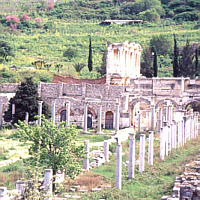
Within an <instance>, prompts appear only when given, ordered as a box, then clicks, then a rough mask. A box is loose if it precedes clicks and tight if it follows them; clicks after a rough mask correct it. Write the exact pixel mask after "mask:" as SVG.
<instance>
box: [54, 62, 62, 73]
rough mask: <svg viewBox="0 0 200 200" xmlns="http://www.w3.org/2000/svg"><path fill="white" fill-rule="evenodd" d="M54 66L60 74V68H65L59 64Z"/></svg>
mask: <svg viewBox="0 0 200 200" xmlns="http://www.w3.org/2000/svg"><path fill="white" fill-rule="evenodd" d="M54 66H55V68H57V72H58V73H59V72H60V68H62V67H63V65H61V64H60V63H57V64H55V65H54Z"/></svg>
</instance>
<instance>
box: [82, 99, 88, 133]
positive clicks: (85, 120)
mask: <svg viewBox="0 0 200 200" xmlns="http://www.w3.org/2000/svg"><path fill="white" fill-rule="evenodd" d="M87 114H88V103H87V102H85V104H84V127H83V132H84V133H87Z"/></svg>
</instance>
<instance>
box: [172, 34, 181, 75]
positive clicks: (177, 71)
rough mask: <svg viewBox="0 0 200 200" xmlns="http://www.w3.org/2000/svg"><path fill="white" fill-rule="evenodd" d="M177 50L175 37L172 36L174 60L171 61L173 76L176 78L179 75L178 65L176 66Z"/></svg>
mask: <svg viewBox="0 0 200 200" xmlns="http://www.w3.org/2000/svg"><path fill="white" fill-rule="evenodd" d="M178 55H179V52H178V48H177V44H176V35H175V34H174V60H173V76H174V77H178V76H179V74H180V70H179V64H178Z"/></svg>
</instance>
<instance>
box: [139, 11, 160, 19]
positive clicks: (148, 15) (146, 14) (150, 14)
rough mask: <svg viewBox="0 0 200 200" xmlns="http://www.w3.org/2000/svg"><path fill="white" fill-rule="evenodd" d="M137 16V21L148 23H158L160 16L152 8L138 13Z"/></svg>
mask: <svg viewBox="0 0 200 200" xmlns="http://www.w3.org/2000/svg"><path fill="white" fill-rule="evenodd" d="M137 16H138V18H139V19H142V20H144V21H149V22H153V21H158V19H160V15H159V14H158V13H157V11H156V10H155V9H154V8H151V9H148V10H145V11H143V12H140V13H139V14H138V15H137Z"/></svg>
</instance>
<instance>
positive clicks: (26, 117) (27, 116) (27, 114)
mask: <svg viewBox="0 0 200 200" xmlns="http://www.w3.org/2000/svg"><path fill="white" fill-rule="evenodd" d="M28 119H29V113H28V112H25V121H26V123H27V124H28Z"/></svg>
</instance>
